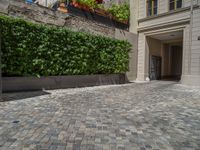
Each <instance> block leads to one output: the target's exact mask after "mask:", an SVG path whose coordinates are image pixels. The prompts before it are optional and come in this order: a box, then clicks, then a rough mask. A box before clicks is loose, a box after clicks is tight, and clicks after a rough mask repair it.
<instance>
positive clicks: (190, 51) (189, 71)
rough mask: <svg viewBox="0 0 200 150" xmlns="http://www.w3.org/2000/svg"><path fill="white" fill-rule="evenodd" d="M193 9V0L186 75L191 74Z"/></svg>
mask: <svg viewBox="0 0 200 150" xmlns="http://www.w3.org/2000/svg"><path fill="white" fill-rule="evenodd" d="M193 8H194V3H193V0H191V3H190V34H189V36H190V44H189V53H188V56H189V60H188V74H189V75H190V74H191V59H192V58H191V56H192V55H191V53H192V26H193Z"/></svg>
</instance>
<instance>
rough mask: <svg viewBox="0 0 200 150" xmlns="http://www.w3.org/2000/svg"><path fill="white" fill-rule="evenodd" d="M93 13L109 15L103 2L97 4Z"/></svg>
mask: <svg viewBox="0 0 200 150" xmlns="http://www.w3.org/2000/svg"><path fill="white" fill-rule="evenodd" d="M94 11H95V13H96V14H98V15H100V16H104V17H109V16H110V14H109V12H108V11H106V9H105V7H104V4H97V5H96V8H95V9H94Z"/></svg>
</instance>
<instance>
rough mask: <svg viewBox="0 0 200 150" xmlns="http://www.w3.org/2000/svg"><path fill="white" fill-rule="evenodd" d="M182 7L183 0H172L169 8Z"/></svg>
mask: <svg viewBox="0 0 200 150" xmlns="http://www.w3.org/2000/svg"><path fill="white" fill-rule="evenodd" d="M181 7H182V0H170V1H169V10H176V9H178V8H181Z"/></svg>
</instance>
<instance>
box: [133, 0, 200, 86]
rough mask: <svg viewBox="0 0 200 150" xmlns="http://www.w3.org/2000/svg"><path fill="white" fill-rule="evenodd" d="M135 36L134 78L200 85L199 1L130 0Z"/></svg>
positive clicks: (137, 79)
mask: <svg viewBox="0 0 200 150" xmlns="http://www.w3.org/2000/svg"><path fill="white" fill-rule="evenodd" d="M130 7H131V19H130V32H132V33H135V34H137V35H138V57H137V59H138V60H137V78H136V81H146V80H149V79H150V80H158V79H168V80H174V79H176V80H180V81H181V83H183V84H188V85H200V0H131V1H130Z"/></svg>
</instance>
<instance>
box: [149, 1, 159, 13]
mask: <svg viewBox="0 0 200 150" xmlns="http://www.w3.org/2000/svg"><path fill="white" fill-rule="evenodd" d="M157 13H158V0H147V16H153V15H157Z"/></svg>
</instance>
